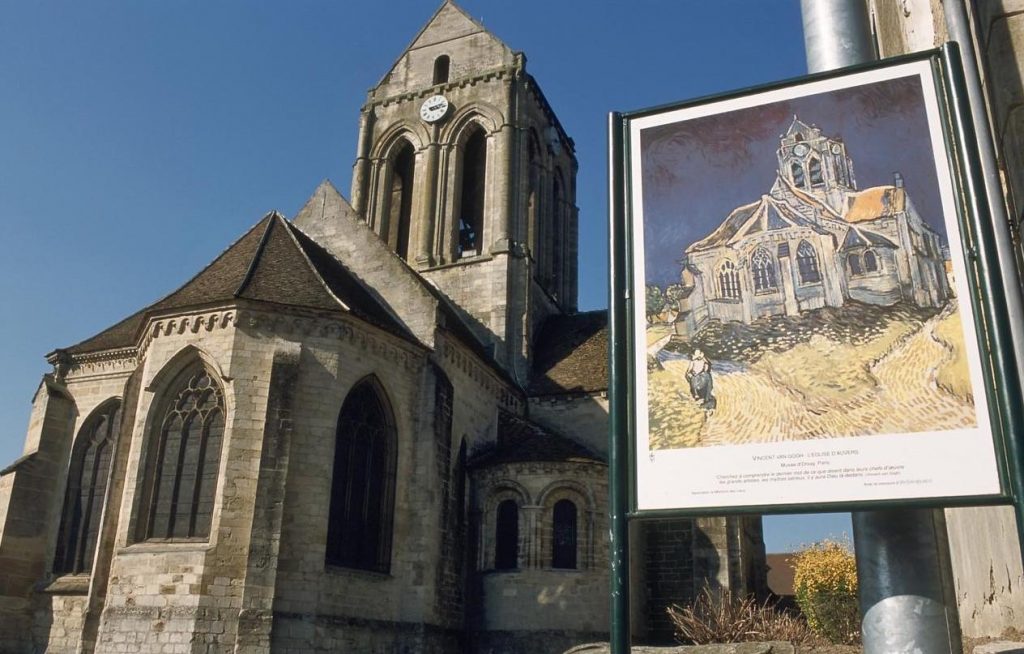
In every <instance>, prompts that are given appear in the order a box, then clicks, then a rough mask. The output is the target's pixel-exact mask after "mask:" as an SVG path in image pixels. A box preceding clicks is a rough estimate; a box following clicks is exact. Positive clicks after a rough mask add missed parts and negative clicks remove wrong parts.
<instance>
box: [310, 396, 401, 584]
mask: <svg viewBox="0 0 1024 654" xmlns="http://www.w3.org/2000/svg"><path fill="white" fill-rule="evenodd" d="M394 425H395V422H394V418H393V417H392V414H391V410H390V408H389V404H388V402H387V399H386V397H385V396H384V392H383V389H381V388H380V387H379V384H377V382H376V380H374V379H373V378H370V379H367V380H365V381H362V382H360V383H359V384H357V385H356V386H355V387H354V388H353V389H352V390H351V391H350V392H349V394H348V397H347V398H345V402H344V404H343V405H342V407H341V413H340V414H339V416H338V427H337V431H336V434H335V441H334V443H335V444H334V474H333V477H332V481H331V504H330V511H329V513H328V516H329V517H328V520H329V522H328V524H327V552H326V556H325V560H326V562H327V563H328V564H330V565H339V566H344V567H346V568H356V569H359V570H371V571H374V572H388V570H390V568H391V524H392V512H393V508H394V492H395V450H396V445H397V443H396V440H397V439H396V433H395V426H394Z"/></svg>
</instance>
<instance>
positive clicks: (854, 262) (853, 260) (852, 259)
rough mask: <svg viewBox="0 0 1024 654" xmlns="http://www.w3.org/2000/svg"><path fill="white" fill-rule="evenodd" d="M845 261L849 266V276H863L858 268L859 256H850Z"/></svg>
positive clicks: (862, 272)
mask: <svg viewBox="0 0 1024 654" xmlns="http://www.w3.org/2000/svg"><path fill="white" fill-rule="evenodd" d="M846 260H847V261H848V262H849V264H850V274H851V275H863V274H864V270H863V269H862V268H861V267H860V257H859V256H857V255H856V254H851V255H850V256H849V257H847V259H846Z"/></svg>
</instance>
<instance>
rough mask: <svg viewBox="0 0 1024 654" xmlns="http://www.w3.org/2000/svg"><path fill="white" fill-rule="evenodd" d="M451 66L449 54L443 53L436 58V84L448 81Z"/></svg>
mask: <svg viewBox="0 0 1024 654" xmlns="http://www.w3.org/2000/svg"><path fill="white" fill-rule="evenodd" d="M450 67H451V59H450V58H449V57H448V55H441V56H440V57H438V58H437V59H435V60H434V81H433V83H434V84H444V83H445V82H447V81H448V69H449V68H450Z"/></svg>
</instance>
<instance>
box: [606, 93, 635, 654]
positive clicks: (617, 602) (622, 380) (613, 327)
mask: <svg viewBox="0 0 1024 654" xmlns="http://www.w3.org/2000/svg"><path fill="white" fill-rule="evenodd" d="M608 141H609V161H608V182H609V183H608V188H609V194H608V216H609V224H608V235H609V248H610V249H611V252H610V254H611V270H610V275H609V280H610V283H609V296H608V328H609V339H608V349H609V357H610V369H609V379H608V413H609V421H608V424H609V427H608V477H609V478H608V491H609V492H608V514H609V515H608V523H609V524H608V528H609V532H610V533H609V537H610V541H611V542H610V548H609V549H610V551H609V554H610V556H609V559H610V563H611V634H610V636H611V652H612V654H628V652H629V644H630V634H629V521H628V519H627V517H626V515H627V513H628V511H629V402H628V397H627V390H628V385H627V383H626V382H627V379H628V375H629V370H628V361H629V358H628V346H629V339H628V338H627V333H628V331H627V330H628V329H629V313H630V312H629V305H630V302H629V282H628V276H627V272H626V270H627V266H626V262H627V248H626V217H625V207H626V202H625V200H626V198H625V180H624V179H623V175H624V167H623V120H622V115H621V114H618V113H612V114H610V115H609V116H608Z"/></svg>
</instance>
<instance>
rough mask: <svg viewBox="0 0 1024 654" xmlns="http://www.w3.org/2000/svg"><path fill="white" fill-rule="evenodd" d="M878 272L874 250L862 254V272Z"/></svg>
mask: <svg viewBox="0 0 1024 654" xmlns="http://www.w3.org/2000/svg"><path fill="white" fill-rule="evenodd" d="M877 271H878V257H877V256H876V255H875V251H874V250H867V251H866V252H864V272H877Z"/></svg>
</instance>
